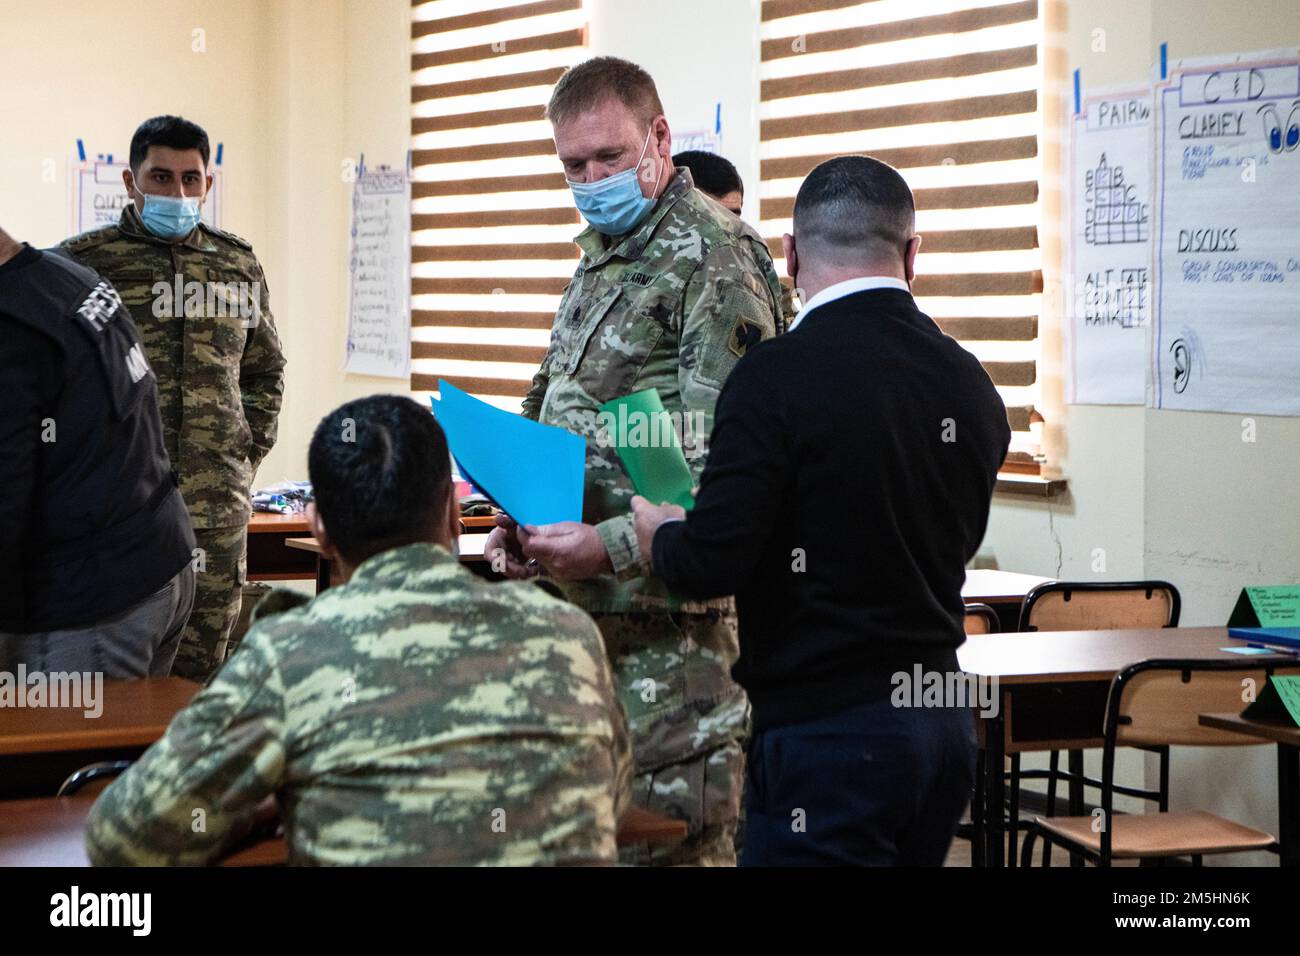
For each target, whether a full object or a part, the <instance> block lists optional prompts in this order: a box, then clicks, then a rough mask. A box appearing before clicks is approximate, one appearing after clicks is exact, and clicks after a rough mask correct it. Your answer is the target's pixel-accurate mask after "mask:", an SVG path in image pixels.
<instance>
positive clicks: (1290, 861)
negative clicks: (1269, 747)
mask: <svg viewBox="0 0 1300 956" xmlns="http://www.w3.org/2000/svg"><path fill="white" fill-rule="evenodd" d="M1277 839H1278V842H1279V843H1281V844H1282V866H1300V747H1297V746H1295V745H1294V744H1278V745H1277Z"/></svg>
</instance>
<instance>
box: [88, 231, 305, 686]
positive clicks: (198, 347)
mask: <svg viewBox="0 0 1300 956" xmlns="http://www.w3.org/2000/svg"><path fill="white" fill-rule="evenodd" d="M63 248H65V249H67V250H68V251H69V252H70V253H71V254H72V256H73V257H74V258H75V259H76V260H77V261H78V262H81V263H82V264H84V265H87V266H90V267H91V268H92V269H95V270H96V271H97V272H99V274H100V275H102V276H104V278H106V279H108V280H109V281H110V282H112V283H113V285H114V286H115V287H116V288H117V290H118V292H119V294H120V295H121V297H122V301H123V302H125V303H126V305H127V307H128V308H129V309H130V310H131V317H132V318H133V319H134V320H135V324H136V326H137V327H138V328H139V330H140V339H141V341H142V342H143V343H144V349H145V355H146V357H147V358H148V359H149V364H150V365H151V366H152V367H153V370H154V373H155V374H156V375H157V377H158V406H159V410H160V411H161V412H162V421H163V438H164V441H165V443H166V446H167V454H168V455H169V456H170V457H171V461H172V467H173V468H175V469H176V472H177V475H178V476H179V478H180V487H181V494H182V495H183V496H184V498H185V503H186V505H187V506H188V508H189V512H190V521H191V523H192V524H193V525H194V536H195V539H196V542H197V544H198V547H199V549H200V553H199V555H198V556H197V559H196V562H195V570H196V571H197V572H198V574H197V575H196V578H195V593H194V610H193V612H192V613H191V614H190V621H189V625H188V626H187V627H186V629H185V634H184V637H183V638H182V640H181V646H180V650H179V651H178V652H177V655H176V663H175V665H174V666H173V673H176V674H179V675H181V676H183V677H189V678H192V679H194V680H200V681H201V680H206V679H207V678H208V676H209V675H210V674H211V673H212V672H213V671H214V670H215V669H216V668H217V666H218V665H220V663H221V661H222V660H223V659H224V658H225V651H226V639H227V637H228V635H229V634H230V629H231V627H232V626H233V625H234V623H235V621H236V619H237V618H238V617H239V600H240V587H241V585H242V584H243V580H244V569H245V553H246V549H247V533H246V532H247V526H248V517H249V514H250V504H249V486H250V485H251V483H252V480H253V474H254V473H255V472H256V470H257V466H258V464H259V463H260V462H261V461H262V459H263V458H264V457H265V456H266V453H267V452H268V451H270V450H271V446H272V445H274V444H275V432H276V417H277V416H278V415H279V412H280V399H281V395H282V394H283V391H284V371H283V370H284V354H283V352H282V351H281V349H280V339H279V337H278V336H277V335H276V331H275V323H274V320H273V319H272V317H271V308H270V302H269V299H268V295H267V289H266V278H265V276H264V275H263V274H262V267H261V265H260V264H259V263H258V261H257V258H256V256H254V255H253V248H252V246H250V245H249V244H248V243H247V242H245V241H244V240H243V239H240V238H239V237H238V236H233V235H231V234H230V233H227V232H222V231H220V230H216V229H211V228H209V227H208V226H207V225H200V226H199V227H198V228H197V229H195V230H194V231H193V232H192V233H190V235H189V236H187V237H186V238H185V240H184V241H182V242H169V241H167V240H164V239H159V238H157V237H156V236H154V235H153V234H152V233H150V232H149V231H148V230H147V229H145V227H144V225H143V223H141V221H140V216H139V213H137V212H136V209H135V206H133V205H128V206H127V207H126V209H125V210H123V212H122V218H121V220H120V221H119V222H118V224H117V225H116V226H105V227H103V228H102V229H96V230H93V231H91V232H86V233H82V234H81V235H80V236H76V237H74V238H72V239H69V240H67V241H66V242H64V243H63ZM177 277H179V281H180V283H181V285H180V291H181V294H182V295H181V298H180V300H179V301H178V300H177V296H176V295H175V293H176V289H177ZM187 284H189V285H187ZM196 284H197V285H196ZM164 287H165V288H166V289H167V291H166V292H164V291H163V288H164ZM209 289H211V294H209ZM195 290H198V291H199V293H200V294H199V295H195V294H194V293H195ZM237 290H242V291H243V292H244V293H246V295H247V300H246V301H244V300H240V299H239V298H238V292H237ZM241 304H243V305H245V306H252V308H251V309H250V308H247V307H245V308H244V309H242V312H243V313H245V314H241V308H240V306H241ZM249 312H252V313H253V314H252V315H248V314H247V313H249Z"/></svg>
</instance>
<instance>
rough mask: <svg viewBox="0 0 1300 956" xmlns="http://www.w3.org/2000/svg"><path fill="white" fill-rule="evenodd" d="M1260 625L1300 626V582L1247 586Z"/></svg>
mask: <svg viewBox="0 0 1300 956" xmlns="http://www.w3.org/2000/svg"><path fill="white" fill-rule="evenodd" d="M1246 593H1247V594H1248V595H1249V596H1250V603H1251V606H1252V607H1253V608H1254V609H1255V616H1256V617H1257V618H1259V626H1260V627H1300V584H1291V585H1282V586H1279V587H1271V588H1246Z"/></svg>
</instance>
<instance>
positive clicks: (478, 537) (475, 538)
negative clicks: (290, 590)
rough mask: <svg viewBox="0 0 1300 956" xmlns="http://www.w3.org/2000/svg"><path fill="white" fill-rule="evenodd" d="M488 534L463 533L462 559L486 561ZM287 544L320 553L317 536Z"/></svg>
mask: <svg viewBox="0 0 1300 956" xmlns="http://www.w3.org/2000/svg"><path fill="white" fill-rule="evenodd" d="M487 539H488V536H487V535H485V534H462V535H461V536H460V559H461V561H486V560H487V558H485V557H483V547H484V545H486V544H487ZM284 543H285V546H286V547H290V548H297V549H298V550H299V551H310V552H311V553H312V554H320V542H319V541H317V540H316V539H315V538H286V539H285V541H284Z"/></svg>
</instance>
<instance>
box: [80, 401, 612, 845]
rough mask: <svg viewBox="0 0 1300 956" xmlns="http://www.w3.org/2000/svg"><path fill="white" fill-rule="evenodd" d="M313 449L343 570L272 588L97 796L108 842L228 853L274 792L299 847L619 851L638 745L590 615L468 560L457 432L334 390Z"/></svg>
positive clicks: (321, 502) (94, 822) (327, 531)
mask: <svg viewBox="0 0 1300 956" xmlns="http://www.w3.org/2000/svg"><path fill="white" fill-rule="evenodd" d="M349 419H350V420H352V422H354V423H355V433H354V437H355V441H354V442H349V441H348V436H347V434H346V431H347V426H346V422H347V421H348V420H349ZM310 459H311V478H312V481H313V483H314V485H315V487H316V489H317V500H316V503H315V504H314V505H313V507H312V509H311V511H309V521H310V522H311V523H312V526H313V532H314V533H315V534H316V536H317V538H318V539H319V540H320V541H321V542H322V545H323V546H324V547H325V548H326V550H327V551H329V552H330V553H331V554H332V555H333V556H334V557H335V560H336V561H337V562H338V563H339V567H340V570H341V571H342V572H343V573H344V574H345V575H346V576H348V581H347V583H346V584H343V585H341V586H337V587H333V588H330V589H329V590H328V591H325V592H323V593H322V594H320V595H319V596H317V597H316V598H315V599H314V600H312V601H311V602H310V603H308V604H307V605H306V606H305V607H298V608H294V607H293V605H294V604H296V603H299V602H301V601H303V600H305V599H304V598H302V597H300V596H292V597H291V596H289V595H288V594H287V592H283V591H277V592H274V593H273V594H272V595H271V596H270V597H268V598H267V599H266V600H265V601H264V602H263V603H262V604H261V605H259V606H258V609H257V611H256V612H255V615H254V617H255V622H254V626H253V628H252V630H251V631H250V632H249V634H248V636H247V637H246V638H245V639H244V641H243V643H242V644H241V646H240V648H239V651H238V653H236V654H234V655H232V656H231V658H230V659H229V661H227V662H226V664H225V666H224V667H223V668H222V670H221V671H219V672H218V673H217V675H216V677H215V678H214V679H213V680H212V682H211V683H210V684H209V685H208V686H207V687H206V688H204V689H203V690H202V691H201V692H200V693H199V695H198V696H197V697H195V699H194V701H193V702H192V703H191V704H190V706H189V707H187V708H186V709H185V710H184V711H182V712H181V713H180V714H179V715H178V716H177V717H176V719H175V720H174V721H173V722H172V725H171V727H170V728H168V731H167V733H166V735H165V736H164V737H163V738H162V740H160V741H159V742H158V743H156V744H155V745H154V746H153V747H151V748H150V749H149V750H148V752H146V753H145V755H144V756H143V757H142V758H141V759H140V761H139V762H137V763H136V764H135V765H134V766H132V767H131V768H130V769H129V770H128V771H127V772H126V773H125V774H124V775H123V776H122V777H120V778H119V779H118V780H116V781H115V782H114V783H113V784H112V785H111V786H110V787H109V788H108V789H107V790H105V791H104V793H103V794H102V795H101V796H100V798H99V800H98V801H97V802H96V804H95V806H94V809H93V810H92V811H91V815H90V820H89V824H88V827H87V834H86V842H87V848H88V850H89V853H90V856H91V859H92V861H93V862H95V863H96V864H101V865H105V864H110V865H111V864H143V865H167V864H200V863H208V862H211V861H212V860H214V859H215V858H216V857H217V856H219V855H220V854H221V852H222V851H223V850H224V849H226V848H227V847H228V846H229V845H230V844H231V842H232V841H233V840H235V839H236V838H238V837H239V836H241V835H242V834H243V833H244V832H245V831H246V829H247V826H248V823H249V821H250V820H251V819H252V818H253V817H254V816H255V812H256V809H257V808H258V806H259V804H261V803H262V802H263V801H264V800H266V798H268V797H270V796H271V795H274V796H275V797H276V798H277V801H278V803H279V807H280V815H281V818H282V820H283V822H284V826H285V830H286V837H287V842H288V844H289V855H290V862H291V863H299V864H346V865H359V864H372V865H407V864H450V865H477V864H505V865H533V864H568V863H607V864H608V863H613V862H615V861H616V859H617V850H616V848H615V833H616V827H617V820H618V818H619V817H620V816H621V815H622V812H623V810H624V808H625V807H626V805H627V803H628V799H629V784H630V778H631V768H632V756H631V745H630V741H629V739H628V735H627V728H626V724H625V722H624V719H623V715H622V712H621V710H620V708H619V704H618V701H617V699H616V697H615V694H614V688H613V683H612V678H611V675H610V671H609V664H608V661H607V660H606V658H605V652H604V647H603V645H602V643H601V638H600V633H599V632H598V631H597V630H596V627H595V625H593V624H592V622H591V619H590V618H588V617H587V615H585V614H584V613H583V612H582V611H581V610H579V609H578V608H575V607H573V606H572V605H570V604H567V603H565V602H563V601H560V600H557V599H556V598H553V597H551V596H549V595H547V594H546V593H545V592H543V590H542V589H541V588H539V587H537V586H536V585H534V584H530V583H524V582H502V583H492V582H488V581H485V580H483V579H482V578H479V577H477V576H476V575H474V574H473V573H471V572H470V571H468V570H466V569H465V568H464V567H462V566H461V565H460V563H459V562H458V561H457V559H456V556H455V554H454V553H453V552H454V549H455V544H454V541H455V536H456V534H457V532H458V524H459V514H458V510H457V507H456V501H455V496H454V493H453V490H452V488H453V486H452V483H451V478H450V470H449V466H448V454H447V445H446V442H445V440H444V438H443V435H442V431H441V429H440V428H439V427H438V425H437V423H436V422H435V421H434V419H433V417H432V416H431V415H430V414H429V412H428V410H427V409H425V408H423V407H421V406H419V405H417V404H416V403H415V402H412V401H411V400H410V399H406V398H400V397H397V396H374V397H372V398H365V399H359V400H357V401H353V402H349V403H348V404H346V405H344V406H342V407H341V408H339V409H337V410H335V411H334V412H333V413H331V414H330V415H329V416H327V417H326V419H325V420H324V421H323V422H322V423H321V425H320V427H319V428H318V429H317V431H316V436H315V438H314V439H313V441H312V449H311V454H310ZM376 489H382V492H383V493H382V496H381V495H377V494H376ZM317 508H318V509H319V511H317V510H316V509H317ZM358 535H362V536H363V537H357V536H358ZM376 548H379V549H382V550H379V551H377V552H375V553H371V552H373V551H374V549H376ZM198 820H202V821H203V825H202V827H201V828H200V827H196V826H195V823H196V821H198Z"/></svg>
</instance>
